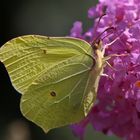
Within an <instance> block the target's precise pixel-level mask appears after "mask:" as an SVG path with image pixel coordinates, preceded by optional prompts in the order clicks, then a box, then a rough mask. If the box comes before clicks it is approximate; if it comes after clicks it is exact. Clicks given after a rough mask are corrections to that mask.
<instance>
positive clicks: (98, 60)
mask: <svg viewBox="0 0 140 140" xmlns="http://www.w3.org/2000/svg"><path fill="white" fill-rule="evenodd" d="M0 61H1V62H3V63H4V65H5V67H6V69H7V71H8V74H9V76H10V78H11V81H12V84H13V86H14V87H15V89H16V90H17V91H18V92H20V93H21V94H22V97H21V102H20V108H21V112H22V113H23V115H24V116H25V117H26V118H28V119H29V120H31V121H33V122H34V123H36V124H37V125H39V126H40V127H41V128H43V129H44V131H46V132H47V131H49V130H50V129H52V128H56V127H60V126H64V125H68V124H73V123H77V122H79V121H81V120H82V119H84V118H85V117H86V116H87V114H88V113H89V111H90V110H91V107H92V106H93V103H94V100H95V98H96V94H97V88H98V83H99V79H100V75H101V74H102V72H103V67H104V64H105V62H106V57H104V50H103V49H101V47H100V46H98V45H97V46H96V47H91V45H90V44H89V43H87V42H86V41H83V40H81V39H77V38H71V37H45V36H39V35H27V36H22V37H17V38H15V39H13V40H11V41H8V42H7V43H6V44H4V45H3V46H2V47H1V48H0Z"/></svg>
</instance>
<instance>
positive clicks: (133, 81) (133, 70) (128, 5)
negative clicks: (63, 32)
mask: <svg viewBox="0 0 140 140" xmlns="http://www.w3.org/2000/svg"><path fill="white" fill-rule="evenodd" d="M103 14H106V15H104V16H103V17H102V19H101V21H100V22H99V24H98V23H97V21H98V19H99V17H100V16H101V15H103ZM88 17H89V18H90V19H94V24H93V26H92V27H91V28H90V29H89V30H88V31H87V32H85V33H82V23H80V22H78V23H77V22H76V23H75V24H74V27H73V28H72V29H71V36H74V37H78V38H82V39H84V40H86V41H88V42H92V41H93V39H95V38H96V37H97V36H98V34H100V33H102V32H103V31H104V30H105V29H106V28H108V27H114V28H115V31H114V32H113V33H110V35H109V36H108V37H105V38H104V39H101V40H102V42H103V44H108V43H110V42H111V41H113V40H114V39H115V38H118V39H117V41H116V42H115V43H113V44H112V45H110V46H108V47H107V48H106V52H105V55H109V54H125V56H123V57H112V58H111V59H110V60H109V63H110V64H111V65H112V67H113V68H114V69H112V68H110V67H109V66H106V67H105V70H104V73H105V74H107V75H109V77H110V78H108V77H101V80H100V84H99V90H98V96H97V102H96V104H95V105H94V107H93V108H92V110H91V112H90V113H89V114H88V116H87V117H86V118H85V119H84V120H83V121H81V122H80V123H78V124H76V125H73V126H72V129H73V131H74V132H75V134H76V135H77V136H79V137H80V138H82V137H83V136H84V131H85V128H86V125H87V124H88V123H91V124H92V125H93V127H94V128H95V129H96V130H97V131H101V132H103V133H104V134H107V135H110V134H114V135H116V136H119V137H121V138H122V139H125V140H140V0H121V1H118V0H112V1H110V0H99V4H97V6H96V7H92V8H90V9H89V11H88ZM97 24H98V25H97ZM106 34H109V32H106V33H105V34H103V36H106ZM103 47H104V46H103Z"/></svg>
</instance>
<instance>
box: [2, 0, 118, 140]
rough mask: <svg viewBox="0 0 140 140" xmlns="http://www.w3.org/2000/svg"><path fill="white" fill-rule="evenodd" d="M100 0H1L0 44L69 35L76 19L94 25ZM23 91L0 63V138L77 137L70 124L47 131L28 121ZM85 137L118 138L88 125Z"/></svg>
mask: <svg viewBox="0 0 140 140" xmlns="http://www.w3.org/2000/svg"><path fill="white" fill-rule="evenodd" d="M96 3H97V0H1V1H0V46H2V45H3V44H4V43H5V42H6V41H8V40H10V39H12V38H14V37H17V36H21V35H26V34H40V35H47V36H66V35H69V33H70V29H71V27H72V25H73V22H75V21H76V20H80V21H82V22H83V26H84V30H86V29H88V27H90V26H91V25H92V21H90V20H88V18H87V10H88V8H89V7H91V6H93V5H95V4H96ZM19 102H20V94H19V93H17V92H16V91H15V89H14V88H13V87H12V85H11V82H10V79H9V77H8V74H7V72H6V70H5V68H4V66H3V65H2V64H1V63H0V140H63V139H65V140H78V139H77V138H76V137H75V136H74V135H73V134H72V132H71V130H70V128H69V127H63V128H58V129H55V130H52V131H50V132H49V133H48V134H45V133H44V132H43V131H42V130H41V129H40V128H39V127H38V126H36V125H34V124H33V123H31V122H29V121H28V120H26V119H25V118H24V117H23V116H22V114H21V112H20V109H19ZM85 140H118V139H117V138H115V137H113V136H112V137H106V136H105V135H103V134H101V133H98V132H95V131H93V128H92V127H91V126H90V125H89V126H88V128H87V131H86V135H85Z"/></svg>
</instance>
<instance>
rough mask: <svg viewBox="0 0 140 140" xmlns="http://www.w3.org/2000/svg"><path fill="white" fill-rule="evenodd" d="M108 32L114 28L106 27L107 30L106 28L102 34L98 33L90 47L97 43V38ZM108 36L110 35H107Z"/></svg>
mask: <svg viewBox="0 0 140 140" xmlns="http://www.w3.org/2000/svg"><path fill="white" fill-rule="evenodd" d="M108 30H115V28H114V27H108V28H106V29H105V30H104V31H103V32H102V33H100V34H99V35H98V36H97V37H96V38H95V39H94V40H93V42H92V43H91V46H94V45H95V44H96V42H98V41H99V38H100V37H101V35H102V34H104V33H105V32H106V31H108ZM109 35H110V34H109ZM107 36H108V35H107Z"/></svg>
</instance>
